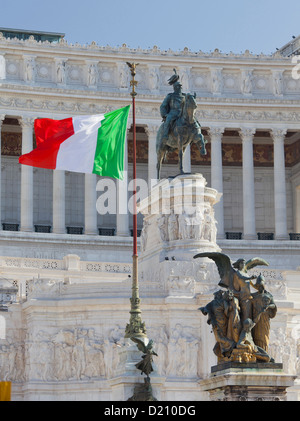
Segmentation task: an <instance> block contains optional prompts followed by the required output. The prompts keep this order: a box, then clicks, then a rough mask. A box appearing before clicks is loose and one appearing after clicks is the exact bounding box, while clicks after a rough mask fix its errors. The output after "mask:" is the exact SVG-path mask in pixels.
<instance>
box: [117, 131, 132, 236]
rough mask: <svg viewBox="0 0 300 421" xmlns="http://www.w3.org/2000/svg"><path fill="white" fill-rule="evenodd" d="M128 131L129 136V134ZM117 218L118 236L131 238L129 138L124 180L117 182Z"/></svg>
mask: <svg viewBox="0 0 300 421" xmlns="http://www.w3.org/2000/svg"><path fill="white" fill-rule="evenodd" d="M128 130H129V128H128V129H127V134H128ZM116 182H117V215H116V216H117V217H116V225H117V226H116V228H117V230H116V235H119V236H121V237H129V236H130V231H129V212H128V144H127V137H126V142H125V155H124V178H123V180H117V181H116Z"/></svg>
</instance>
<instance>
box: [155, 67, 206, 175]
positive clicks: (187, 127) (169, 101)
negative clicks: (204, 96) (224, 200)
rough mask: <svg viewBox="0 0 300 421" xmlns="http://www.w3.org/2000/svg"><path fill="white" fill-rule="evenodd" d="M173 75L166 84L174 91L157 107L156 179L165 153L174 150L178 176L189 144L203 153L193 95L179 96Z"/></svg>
mask: <svg viewBox="0 0 300 421" xmlns="http://www.w3.org/2000/svg"><path fill="white" fill-rule="evenodd" d="M174 72H175V74H174V75H173V76H171V77H170V79H169V81H168V82H169V84H170V85H172V86H173V89H174V92H173V93H169V94H168V95H167V96H166V98H165V99H164V101H163V102H162V104H161V106H160V113H161V116H162V119H163V123H162V125H161V126H160V128H159V130H158V133H157V137H156V153H157V178H158V179H160V169H161V164H162V162H163V160H164V159H165V157H166V155H167V153H168V152H172V151H174V150H176V149H178V151H179V169H180V174H184V171H183V164H182V160H183V155H184V152H185V149H186V147H187V146H188V145H189V144H190V143H195V144H196V145H197V146H198V148H199V150H200V153H201V155H206V153H207V152H206V149H205V144H206V140H205V139H204V137H203V135H202V133H201V125H200V123H199V122H198V120H197V119H196V118H195V116H194V114H195V110H196V108H197V104H196V93H195V94H194V95H192V94H189V93H188V94H185V93H182V91H181V89H182V85H181V83H180V82H179V75H178V74H177V73H176V70H175V69H174Z"/></svg>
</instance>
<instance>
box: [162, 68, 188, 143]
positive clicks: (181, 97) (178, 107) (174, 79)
mask: <svg viewBox="0 0 300 421" xmlns="http://www.w3.org/2000/svg"><path fill="white" fill-rule="evenodd" d="M174 72H175V74H174V75H172V76H171V77H170V79H169V80H168V82H169V85H173V89H174V92H172V93H170V94H168V95H167V96H166V98H165V99H164V101H163V103H162V104H161V106H160V114H161V116H162V119H163V121H164V131H163V139H164V140H166V139H167V138H168V135H169V131H170V127H171V124H172V123H173V122H174V121H175V120H177V119H178V118H179V117H180V115H181V113H182V109H183V105H184V101H185V94H183V93H182V92H181V88H182V85H181V83H180V82H178V79H179V75H178V74H177V73H176V70H175V69H174Z"/></svg>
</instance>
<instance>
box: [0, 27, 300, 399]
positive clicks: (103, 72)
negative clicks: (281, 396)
mask: <svg viewBox="0 0 300 421" xmlns="http://www.w3.org/2000/svg"><path fill="white" fill-rule="evenodd" d="M126 61H136V62H139V63H140V64H139V68H138V74H137V80H138V81H139V85H138V96H137V109H136V111H137V112H136V118H137V125H138V127H142V128H143V129H144V132H143V133H142V134H138V136H140V138H142V139H143V140H145V141H147V142H148V163H138V167H137V172H138V177H140V178H142V179H144V180H146V181H148V180H150V179H155V178H156V169H155V165H156V162H155V136H156V132H157V130H158V127H159V125H160V123H161V117H160V115H159V105H160V103H161V102H162V99H163V98H164V96H165V95H166V94H167V93H168V92H170V86H169V85H168V84H167V79H168V78H169V77H170V75H171V74H172V73H173V68H174V67H176V68H177V71H178V73H179V74H180V76H181V81H182V84H183V87H184V91H186V92H187V91H190V92H194V91H195V92H196V93H197V100H198V109H197V118H198V120H199V121H200V122H201V125H202V127H203V128H204V129H205V130H206V131H207V139H208V141H209V144H210V146H211V165H203V166H199V165H192V166H191V170H192V172H195V173H202V174H203V176H204V178H205V179H206V181H207V187H208V188H213V189H216V190H217V191H218V192H220V193H222V196H221V197H220V198H219V201H218V202H217V203H216V204H215V205H214V218H215V219H216V222H217V224H216V228H217V231H216V232H215V233H214V234H213V238H210V241H212V243H213V244H214V246H213V247H217V248H218V249H221V250H223V252H224V253H226V254H228V255H230V257H231V258H232V260H234V259H237V258H239V257H245V258H251V257H254V256H256V255H258V256H260V257H263V258H265V259H266V260H267V261H268V262H269V263H270V266H269V267H268V268H267V269H265V268H264V270H263V274H264V276H265V278H266V280H267V288H268V290H270V292H271V293H272V294H273V295H274V298H275V301H276V302H277V303H278V309H279V310H278V315H277V317H276V319H274V320H273V321H272V331H271V352H272V356H274V358H275V360H276V362H283V364H284V370H285V371H286V372H288V373H289V374H296V375H298V376H300V362H299V361H300V360H299V359H300V354H299V340H300V339H299V338H300V316H299V302H300V293H299V281H300V271H299V268H300V242H299V241H291V240H289V233H299V232H300V199H299V197H300V196H299V194H300V193H299V192H300V162H296V163H293V165H291V166H288V167H286V168H285V163H284V159H283V157H284V145H289V146H290V147H291V148H293V145H296V143H297V142H298V141H299V138H300V109H299V95H300V80H299V79H294V78H293V77H292V69H293V67H294V64H293V63H292V60H291V58H289V57H285V56H283V55H281V54H280V53H276V54H274V55H270V56H269V55H263V54H261V55H252V54H250V53H249V51H245V53H243V54H238V55H236V54H232V53H229V54H223V53H220V52H219V51H218V50H215V51H214V52H212V53H203V52H201V51H199V52H191V51H189V50H188V49H184V50H183V51H180V52H174V51H170V50H168V51H161V50H160V49H159V48H157V47H153V48H152V49H149V50H140V49H135V50H133V49H130V48H128V47H127V46H126V45H123V46H122V47H119V48H114V47H109V46H107V47H101V46H98V45H97V44H96V43H91V44H90V45H84V46H81V45H78V44H76V45H71V44H68V43H67V41H65V40H61V42H60V43H58V44H51V43H50V42H36V41H34V40H33V39H29V40H27V41H22V40H17V39H6V38H4V37H3V36H1V35H0V131H1V130H2V132H3V133H4V132H5V133H10V132H12V133H14V134H16V133H18V134H19V135H20V136H21V143H22V145H21V146H22V151H23V152H25V151H27V150H30V149H31V147H32V134H33V121H34V119H35V118H37V117H48V118H57V119H60V118H65V117H69V116H71V115H80V114H92V113H93V114H94V113H97V112H107V111H110V110H112V109H115V108H118V107H121V106H124V105H126V104H128V103H130V100H131V98H130V95H129V74H128V68H127V66H126V64H125V62H126ZM9 121H12V123H11V124H10V123H9ZM130 124H131V122H130V118H129V127H130ZM226 131H227V132H230V131H235V132H236V133H238V136H236V135H235V136H234V137H232V138H228V137H226V136H225V132H226ZM266 134H267V136H266ZM260 135H261V137H260ZM128 139H130V134H129V135H128ZM228 139H229V140H228ZM226 142H232V143H237V142H239V144H240V145H242V148H243V152H244V157H248V156H249V154H250V155H251V150H252V148H253V146H254V145H255V144H260V143H265V144H269V145H272V147H273V154H274V167H272V166H265V167H263V166H254V164H253V161H252V160H251V159H250V160H248V159H246V158H244V159H243V162H242V165H239V166H234V165H232V166H225V165H222V144H224V143H226ZM291 150H292V151H293V149H291ZM223 159H224V157H223ZM186 165H187V168H188V167H189V166H190V165H191V164H190V162H187V161H186ZM131 171H132V166H131V163H128V181H130V179H131ZM177 173H178V170H177V167H176V165H164V166H163V168H162V176H163V177H166V176H168V175H176V174H177ZM96 182H97V179H96V178H94V179H88V178H87V177H85V176H84V175H82V174H71V173H64V172H59V171H54V172H52V171H48V170H41V169H30V168H24V169H23V168H20V166H19V164H18V158H17V156H12V155H9V154H3V156H2V157H1V208H0V209H1V221H2V223H3V222H7V223H14V224H18V225H19V231H6V230H1V231H0V270H1V277H3V278H5V279H8V280H10V281H11V282H13V283H14V284H15V285H16V286H18V287H19V294H18V302H17V303H16V304H14V305H12V306H11V307H10V310H9V312H8V313H1V314H0V327H1V329H0V333H1V335H2V336H1V338H0V378H3V379H4V380H11V381H12V382H13V396H12V397H13V400H39V399H40V400H42V399H46V400H59V399H61V400H76V399H80V398H83V399H85V400H97V399H98V400H99V399H100V400H113V399H114V398H115V399H117V398H118V397H120V394H119V389H118V387H119V386H118V384H117V383H116V378H115V373H122V367H121V368H120V364H121V363H122V354H121V353H120V346H118V345H120V344H121V346H123V345H122V344H123V335H124V329H125V324H126V323H127V321H128V319H129V296H130V294H131V289H130V288H131V278H129V277H128V275H130V272H131V255H132V237H130V228H131V226H132V221H131V216H130V215H122V214H119V215H99V214H97V212H96V206H95V200H96V199H97V197H98V192H97V194H96V195H95V185H96ZM117 192H118V198H119V199H118V201H119V202H122V200H125V201H126V200H127V199H128V197H130V192H127V191H126V188H125V189H124V184H119V185H118V186H117ZM28 198H29V199H32V200H28ZM145 221H146V222H145V223H147V218H145ZM160 222H161V229H163V221H160ZM177 222H178V221H177ZM157 223H158V222H157ZM36 224H40V225H45V226H51V230H52V232H51V233H40V232H34V225H36ZM67 226H73V227H81V228H82V229H83V234H82V235H74V234H73V235H70V234H67V232H66V227H67ZM142 226H143V218H142V217H141V216H139V228H140V229H141V228H142ZM170 226H171V224H170ZM101 227H103V228H113V229H115V236H99V235H97V234H98V228H101ZM178 229H179V228H178ZM161 232H163V231H161ZM203 232H204V231H203ZM226 232H241V233H242V239H241V240H227V239H226V238H225V233H226ZM257 232H267V233H270V232H272V233H274V240H272V241H267V240H265V241H263V240H257ZM177 234H178V238H177V237H176V239H175V237H174V241H175V242H176V241H180V242H181V243H180V247H181V248H182V250H181V249H180V247H178V248H176V247H175V249H173V250H172V252H174V250H175V251H176V253H175V254H171V253H170V255H169V254H168V252H167V249H166V248H164V247H162V249H161V250H162V251H163V254H162V255H161V261H160V264H159V265H152V266H151V265H150V267H148V269H143V265H142V267H141V271H140V283H141V291H140V292H141V297H142V309H143V319H144V320H145V322H146V326H147V330H148V335H149V337H151V338H153V339H154V341H155V343H156V346H157V352H158V354H160V356H161V357H160V358H159V359H158V361H157V371H156V375H155V376H156V377H155V379H156V380H154V383H155V382H157V384H158V383H159V387H157V391H158V393H159V397H160V399H166V400H181V399H184V400H202V399H205V396H204V395H203V394H201V392H200V391H199V387H198V383H197V382H198V380H199V379H203V378H206V377H207V376H208V373H209V371H210V366H211V365H213V364H215V360H214V356H213V355H212V352H211V350H212V348H213V343H214V339H213V335H212V334H211V333H210V330H209V328H208V327H207V325H206V320H205V318H204V317H202V318H201V317H200V315H199V314H198V313H197V308H198V307H200V305H203V304H206V303H207V302H208V301H209V300H210V299H211V296H212V293H213V292H214V290H215V287H216V282H215V281H216V279H217V278H218V274H217V272H216V269H215V268H214V266H213V265H211V266H209V268H208V269H209V273H210V276H207V275H206V273H205V270H206V267H204V266H203V267H201V268H200V269H199V267H198V266H197V265H195V263H193V262H192V263H191V264H187V263H184V265H185V270H186V272H187V273H186V276H183V275H182V274H178V271H179V266H181V267H182V264H181V263H180V262H178V260H180V258H179V257H180V254H181V251H182V253H184V250H186V248H185V247H186V244H188V243H189V240H190V238H189V237H190V236H193V237H194V238H196V237H197V235H198V234H199V233H198V234H197V233H195V232H193V233H192V234H191V233H184V232H181V234H179V231H178V232H177ZM202 234H203V233H200V234H199V236H200V238H201V235H202ZM167 235H168V236H169V235H171V236H172V232H171V231H170V233H169V232H167ZM179 235H180V236H181V237H180V238H179ZM205 235H206V234H203V236H204V237H203V238H204V239H206V240H207V239H208V238H205ZM215 235H216V237H215ZM184 236H187V237H186V238H184ZM160 240H162V237H160ZM169 240H170V237H168V241H169ZM144 241H145V236H144V235H142V236H141V238H140V239H139V246H140V245H141V248H140V249H139V250H140V251H139V252H140V253H142V252H143V251H144V248H143V247H145V244H144V243H143V242H144ZM199 247H200V246H199ZM172 256H174V257H175V259H176V260H174V261H173V260H172ZM165 257H168V258H169V259H170V260H164V258H165ZM149 258H150V257H149ZM161 279H163V280H164V281H163V282H161ZM121 349H122V348H121ZM121 365H122V364H121ZM183 379H184V381H182V380H183ZM299 388H300V381H296V386H295V388H292V389H290V391H289V399H298V398H299V397H298V393H299ZM127 397H128V396H127Z"/></svg>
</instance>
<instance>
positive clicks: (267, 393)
mask: <svg viewBox="0 0 300 421" xmlns="http://www.w3.org/2000/svg"><path fill="white" fill-rule="evenodd" d="M295 378H296V376H292V375H287V374H285V373H284V372H283V370H282V364H276V363H237V362H229V363H226V364H222V365H221V364H220V365H218V366H215V367H212V370H211V376H210V377H209V378H207V379H204V380H201V381H200V382H199V385H200V389H201V390H202V391H205V392H208V396H209V400H210V401H285V400H286V391H287V388H288V387H291V386H293V385H294V380H295Z"/></svg>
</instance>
